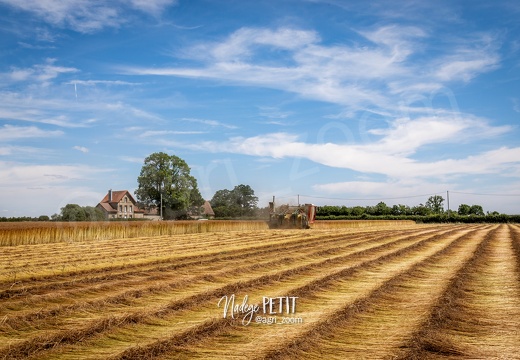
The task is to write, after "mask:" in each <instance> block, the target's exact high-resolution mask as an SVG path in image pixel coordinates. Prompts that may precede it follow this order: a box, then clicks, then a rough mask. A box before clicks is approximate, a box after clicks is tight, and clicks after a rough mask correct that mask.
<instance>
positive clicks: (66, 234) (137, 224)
mask: <svg viewBox="0 0 520 360" xmlns="http://www.w3.org/2000/svg"><path fill="white" fill-rule="evenodd" d="M267 228H268V226H267V223H266V222H265V221H216V220H214V221H211V220H208V221H132V222H123V221H117V222H69V223H64V222H45V223H40V222H24V223H3V224H2V223H0V246H13V245H32V244H47V243H56V242H65V241H69V242H77V241H86V240H108V239H126V238H135V237H152V236H162V235H178V234H193V233H206V232H223V231H250V230H265V229H267Z"/></svg>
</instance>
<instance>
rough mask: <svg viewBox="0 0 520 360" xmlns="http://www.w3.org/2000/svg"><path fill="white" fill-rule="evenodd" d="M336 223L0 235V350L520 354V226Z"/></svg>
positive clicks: (73, 354)
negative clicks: (78, 235) (70, 237)
mask: <svg viewBox="0 0 520 360" xmlns="http://www.w3.org/2000/svg"><path fill="white" fill-rule="evenodd" d="M338 225H339V223H336V224H335V227H332V226H329V227H327V226H325V224H321V225H320V226H319V227H316V228H314V229H311V230H259V229H258V230H240V231H207V232H202V233H183V234H163V235H154V236H148V235H146V236H141V237H127V238H119V239H110V240H108V239H102V238H93V239H81V240H74V241H61V242H51V243H37V241H35V242H34V243H33V244H27V245H17V246H3V247H0V359H3V358H5V359H22V358H23V359H26V358H30V359H106V358H108V359H151V358H154V359H212V358H213V359H360V358H366V359H389V358H400V359H429V358H431V359H433V358H435V359H437V358H447V359H468V358H471V359H493V358H496V359H498V358H501V359H520V355H519V354H518V344H520V227H519V226H518V225H511V224H499V225H489V224H475V225H412V224H409V223H403V224H397V225H398V226H396V224H395V223H394V224H385V223H378V224H367V225H369V226H366V227H339V226H338ZM36 228H37V227H36ZM145 234H146V233H145ZM82 236H83V235H82ZM36 240H37V239H36ZM232 299H234V301H235V305H236V308H235V310H236V312H234V313H233V316H231V313H232V310H231V309H228V312H226V313H225V305H226V302H228V304H231V301H232ZM264 303H265V306H266V307H265V309H264V307H263V304H264ZM219 304H220V306H219ZM253 305H258V306H259V307H258V308H257V309H255V308H253ZM270 306H271V307H270ZM264 310H265V312H264ZM270 311H271V312H273V313H272V314H271V313H269V312H270ZM274 312H276V313H274ZM224 313H225V314H226V316H224ZM274 321H276V323H275V322H274ZM283 322H285V323H283Z"/></svg>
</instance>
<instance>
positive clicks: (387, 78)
mask: <svg viewBox="0 0 520 360" xmlns="http://www.w3.org/2000/svg"><path fill="white" fill-rule="evenodd" d="M359 34H360V35H361V36H363V37H365V39H366V41H367V43H366V44H363V45H341V44H336V45H325V44H322V43H321V39H320V37H319V36H318V35H317V33H315V32H314V31H311V30H301V29H294V28H286V27H281V28H278V29H276V30H270V29H255V28H242V29H240V30H237V31H236V32H234V33H232V34H231V35H229V36H228V37H227V38H225V39H223V40H222V41H221V42H210V43H202V44H198V45H195V46H193V47H191V48H187V49H185V50H184V51H182V52H180V54H179V56H183V57H185V58H188V59H191V60H193V61H197V62H199V63H200V64H201V65H202V66H193V67H163V68H161V67H154V68H142V67H125V68H121V71H122V72H124V73H127V74H133V75H157V76H178V77H189V78H207V79H215V80H226V81H228V82H231V83H237V84H242V85H250V86H258V87H266V88H274V89H281V90H284V91H289V92H292V93H296V94H299V95H300V96H302V97H304V98H309V99H314V100H321V101H326V102H330V103H334V104H339V105H342V106H345V107H349V108H350V109H353V110H364V109H366V108H372V109H374V110H377V109H380V110H379V111H383V112H387V111H389V110H390V111H391V112H392V113H395V112H397V111H398V107H397V106H396V103H399V102H402V100H403V99H402V98H401V96H402V95H403V94H410V93H413V94H428V93H430V92H431V91H435V90H438V89H440V88H442V87H443V86H445V84H448V83H450V82H453V81H469V80H471V79H472V78H473V77H474V76H476V75H478V74H481V73H484V72H487V71H490V70H493V69H494V68H496V66H498V64H499V61H500V57H499V56H498V53H497V51H496V46H493V45H492V43H493V41H496V39H494V37H493V36H492V35H489V34H484V35H481V37H480V38H479V39H478V40H479V41H474V40H476V39H475V38H471V39H470V40H472V45H471V46H468V45H467V42H464V41H463V40H464V39H460V41H452V42H451V43H449V44H446V48H445V49H444V50H443V51H442V52H440V53H439V54H438V55H437V56H435V57H432V58H424V57H423V58H420V59H419V58H418V57H416V56H415V55H416V54H418V53H421V52H424V46H425V45H424V42H423V41H422V40H423V39H424V38H428V37H429V36H430V34H429V33H428V32H426V31H424V30H422V29H420V28H418V27H410V26H399V25H392V26H383V27H379V28H375V29H372V30H364V31H359ZM289 38H290V39H291V41H288V42H284V41H285V40H287V39H289ZM466 40H468V39H466ZM265 49H267V50H269V49H271V50H273V51H283V52H284V53H285V56H280V57H277V58H276V59H273V58H268V59H266V58H265V53H266V51H261V50H265ZM389 90H390V91H389Z"/></svg>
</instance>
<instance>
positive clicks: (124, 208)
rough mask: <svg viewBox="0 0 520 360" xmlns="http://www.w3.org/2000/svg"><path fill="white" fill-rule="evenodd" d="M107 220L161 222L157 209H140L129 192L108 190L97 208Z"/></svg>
mask: <svg viewBox="0 0 520 360" xmlns="http://www.w3.org/2000/svg"><path fill="white" fill-rule="evenodd" d="M96 207H97V208H98V209H101V211H103V213H104V214H105V217H106V218H107V219H143V218H145V219H150V220H160V218H161V217H160V215H159V213H158V211H157V209H155V208H152V209H140V208H139V207H138V205H137V201H135V199H134V197H133V196H132V194H130V192H129V191H128V190H117V191H112V190H108V193H107V194H106V195H105V197H104V198H103V200H101V202H100V203H99V204H97V206H96Z"/></svg>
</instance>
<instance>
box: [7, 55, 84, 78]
mask: <svg viewBox="0 0 520 360" xmlns="http://www.w3.org/2000/svg"><path fill="white" fill-rule="evenodd" d="M55 62H56V59H47V60H46V62H45V63H44V64H38V65H34V66H33V67H30V68H16V67H13V68H11V70H10V71H9V72H6V73H0V78H1V79H3V80H4V81H6V82H8V83H11V82H22V81H27V82H38V83H47V82H48V81H49V80H52V79H55V78H56V77H58V76H59V75H60V74H64V73H74V72H77V71H78V69H76V68H72V67H65V66H57V65H54V64H55Z"/></svg>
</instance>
